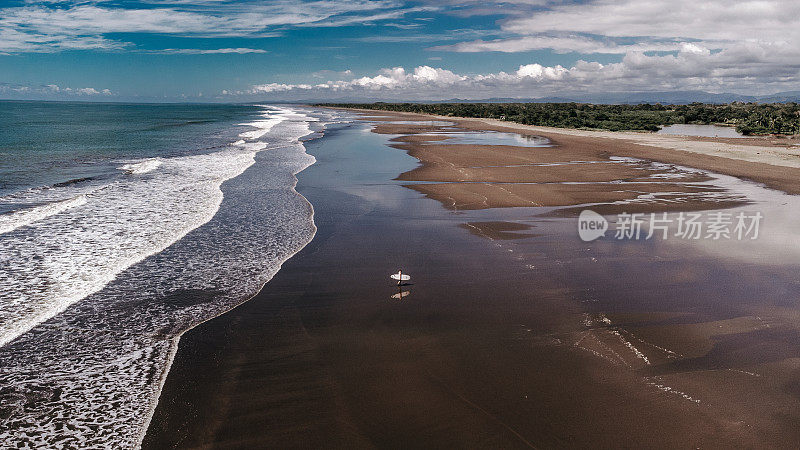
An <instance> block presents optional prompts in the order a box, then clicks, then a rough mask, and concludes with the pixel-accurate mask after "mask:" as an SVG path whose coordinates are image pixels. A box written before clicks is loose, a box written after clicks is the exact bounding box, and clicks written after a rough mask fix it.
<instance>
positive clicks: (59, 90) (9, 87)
mask: <svg viewBox="0 0 800 450" xmlns="http://www.w3.org/2000/svg"><path fill="white" fill-rule="evenodd" d="M0 94H3V95H4V96H6V97H11V98H14V97H16V96H19V95H22V96H25V97H32V96H33V97H42V98H52V97H53V96H55V97H64V98H70V97H104V96H112V95H114V93H113V92H111V90H110V89H96V88H93V87H82V88H73V87H61V86H59V85H57V84H45V85H41V86H26V85H20V84H10V83H0Z"/></svg>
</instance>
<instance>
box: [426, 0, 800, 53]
mask: <svg viewBox="0 0 800 450" xmlns="http://www.w3.org/2000/svg"><path fill="white" fill-rule="evenodd" d="M506 12H507V13H508V14H509V16H510V17H511V18H510V19H507V20H506V21H504V22H503V23H502V25H501V30H502V32H503V33H506V34H509V35H510V36H509V37H504V38H502V39H496V40H491V41H484V40H473V41H466V42H461V43H458V44H455V45H450V46H441V47H437V48H436V49H438V50H448V51H456V52H480V51H497V52H525V51H531V50H540V49H552V50H554V51H556V52H573V51H574V52H579V53H618V54H623V53H626V52H629V51H675V50H678V48H677V46H678V45H680V43H682V42H698V43H699V45H701V46H703V47H706V48H712V49H723V48H728V47H731V46H733V45H736V44H742V43H745V42H761V43H768V44H778V43H791V44H793V45H798V44H800V3H798V2H796V1H794V0H745V1H737V2H730V1H726V0H706V1H703V2H697V1H695V0H673V1H669V2H664V1H661V0H596V1H592V2H588V3H555V4H551V5H547V6H546V7H537V8H533V9H530V8H524V7H519V5H516V7H510V8H508V9H507V10H506Z"/></svg>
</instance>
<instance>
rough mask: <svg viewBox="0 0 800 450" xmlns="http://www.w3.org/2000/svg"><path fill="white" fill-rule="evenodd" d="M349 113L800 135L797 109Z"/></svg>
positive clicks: (694, 106)
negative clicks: (726, 128) (692, 126)
mask: <svg viewBox="0 0 800 450" xmlns="http://www.w3.org/2000/svg"><path fill="white" fill-rule="evenodd" d="M324 106H337V107H347V108H364V109H375V110H382V111H404V112H415V113H427V114H437V115H441V116H453V117H485V118H492V119H500V120H508V121H511V122H518V123H523V124H526V125H539V126H548V127H561V128H585V129H601V130H611V131H621V130H641V131H656V130H658V129H659V128H660V127H661V126H664V125H672V124H676V123H689V124H703V125H709V124H719V125H728V126H735V127H736V130H737V131H739V132H740V133H742V134H745V135H763V134H800V104H797V103H766V104H760V103H739V102H736V103H730V104H727V105H713V104H703V103H691V104H689V105H661V104H655V105H650V104H642V105H592V104H586V103H432V104H424V103H370V104H359V103H340V104H324Z"/></svg>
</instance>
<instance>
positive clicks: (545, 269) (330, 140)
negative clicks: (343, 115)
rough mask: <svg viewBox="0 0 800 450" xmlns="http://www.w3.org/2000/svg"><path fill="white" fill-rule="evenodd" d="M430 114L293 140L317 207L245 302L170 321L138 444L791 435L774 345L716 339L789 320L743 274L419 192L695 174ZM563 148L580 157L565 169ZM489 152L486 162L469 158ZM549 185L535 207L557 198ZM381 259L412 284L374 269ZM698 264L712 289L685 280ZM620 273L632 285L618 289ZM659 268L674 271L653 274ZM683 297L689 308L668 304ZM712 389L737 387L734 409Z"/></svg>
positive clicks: (489, 443) (688, 252) (494, 204)
mask: <svg viewBox="0 0 800 450" xmlns="http://www.w3.org/2000/svg"><path fill="white" fill-rule="evenodd" d="M381 115H382V116H386V114H381ZM393 117H395V119H394V120H397V119H396V117H397V116H396V115H394V116H393ZM404 117H405V116H404ZM387 120H388V121H391V119H387ZM404 127H405V128H404ZM431 128H432V127H431V126H428V127H426V126H424V125H423V126H417V125H413V124H405V125H398V124H383V125H382V124H381V123H380V120H378V121H376V123H375V124H366V123H361V124H359V123H356V124H354V125H352V126H351V125H343V126H342V127H340V128H337V129H336V130H331V132H330V133H329V134H327V135H326V137H325V138H324V139H320V140H317V141H315V142H313V143H311V144H310V145H309V146H308V148H307V152H308V153H309V154H311V155H313V156H314V157H315V158H316V159H317V160H318V162H317V164H315V165H313V166H311V167H310V168H308V169H307V171H305V172H303V173H301V174H300V175H299V177H298V183H297V191H298V192H299V193H300V194H301V195H302V196H303V197H305V198H306V199H307V201H309V202H310V203H312V204H313V205H314V210H315V211H317V213H316V214H315V222H316V226H317V228H318V232H317V234H316V235H315V237H314V239H313V240H312V241H311V242H310V243H309V244H308V245H307V246H306V247H305V248H303V249H302V250H301V251H300V252H298V253H297V254H296V255H294V256H293V257H292V258H290V259H289V260H287V261H286V262H285V263H284V265H283V266H282V268H281V270H280V271H279V272H278V273H277V274H276V275H275V277H274V278H273V279H272V280H271V281H270V282H269V283H268V284H267V285H266V286H265V287H264V288H263V289H262V290H261V292H260V293H259V294H258V295H257V296H256V297H255V298H253V299H252V300H250V301H248V302H245V303H243V304H242V305H240V306H239V307H237V308H235V309H233V310H231V311H229V312H228V313H226V314H223V315H221V316H219V317H217V318H215V320H212V321H208V322H206V323H204V324H202V325H201V326H198V327H195V328H193V329H192V330H190V331H188V332H186V333H185V335H184V337H183V338H182V339H181V342H180V346H179V349H178V353H177V355H176V359H175V362H174V364H173V370H172V371H171V372H170V374H169V376H168V378H167V382H166V383H165V386H164V389H163V391H162V395H161V399H160V402H159V404H158V406H157V411H156V413H155V415H154V420H153V422H152V424H151V427H150V429H149V430H148V434H147V435H146V437H145V440H144V443H143V444H144V445H143V447H144V448H164V447H200V446H204V447H207V446H220V447H226V446H227V447H231V446H238V447H287V446H291V447H313V446H326V447H349V448H366V447H376V446H377V447H387V446H395V447H397V446H404V447H419V446H428V447H431V446H451V447H452V446H467V445H470V444H471V445H476V443H480V445H483V446H486V447H494V448H497V447H520V448H525V447H529V446H530V445H536V446H545V447H552V446H567V445H569V446H589V445H595V446H598V445H599V446H613V445H615V444H617V445H618V443H619V436H622V435H625V436H626V437H627V439H628V442H629V443H631V445H635V446H652V445H655V444H658V445H667V446H674V447H680V446H688V445H694V446H709V445H722V446H725V445H735V444H738V445H750V446H755V445H756V444H757V443H761V444H762V445H764V443H765V442H766V443H770V442H771V443H778V442H783V443H786V442H800V436H798V434H797V430H796V429H793V428H792V427H791V423H792V420H794V417H795V416H794V415H790V416H786V417H773V416H772V415H770V414H769V411H774V410H784V411H788V410H791V409H790V408H793V407H794V406H793V405H795V403H796V402H794V400H793V399H792V398H786V396H785V395H783V396H781V395H780V394H781V393H780V390H778V392H775V391H774V390H771V389H772V388H771V386H772V385H773V383H770V385H766V386H765V385H764V384H759V383H758V381H759V380H761V379H762V378H761V377H762V376H763V377H770V378H763V379H765V380H766V379H769V380H773V379H776V380H778V381H781V382H784V381H790V380H791V376H792V375H791V374H792V373H793V372H792V369H791V368H792V367H793V366H792V365H791V355H792V354H793V353H792V352H793V347H791V346H789V348H786V349H783V353H782V355H785V356H786V357H787V358H788V359H787V360H786V361H788V362H787V363H785V364H788V366H787V367H783V366H778V367H777V368H776V367H773V366H770V365H767V366H754V365H753V362H752V361H750V359H749V358H748V357H747V355H745V356H744V357H742V356H737V355H738V354H737V353H736V352H733V353H732V354H731V355H729V356H727V353H722V354H720V352H725V351H726V350H725V349H726V345H728V346H730V345H734V344H735V343H736V342H739V341H736V340H735V339H740V340H741V339H746V340H745V341H744V342H745V343H748V342H750V341H753V342H752V344H748V345H751V346H753V347H752V348H754V349H755V351H758V349H759V348H760V347H758V345H762V344H763V343H764V342H762V341H761V340H759V339H758V336H759V335H758V334H756V335H753V336H752V337H751V336H750V335H749V334H748V333H775V332H779V331H780V332H781V333H789V332H790V330H791V328H790V329H789V330H786V326H787V325H786V324H784V323H779V322H778V321H777V319H776V317H777V313H776V312H767V311H760V310H759V309H758V308H756V309H752V310H751V309H747V310H745V309H744V307H743V306H742V302H743V301H744V300H742V299H748V298H750V297H748V296H749V295H750V291H749V290H747V289H744V290H743V291H742V292H739V291H737V290H736V289H738V285H737V284H736V283H732V284H726V280H738V279H741V278H742V276H743V272H744V273H748V274H749V272H748V270H752V269H748V268H746V267H745V268H741V267H737V266H736V265H735V264H730V263H728V262H727V261H722V260H719V259H715V258H714V257H710V256H708V255H706V254H704V253H702V252H698V249H683V248H672V247H669V246H666V247H663V248H660V249H652V248H649V247H648V246H644V247H642V246H640V245H637V244H635V243H632V244H631V245H624V247H616V246H617V245H623V244H616V243H614V242H608V243H603V242H601V243H599V244H597V245H596V246H595V245H592V246H591V247H592V248H588V249H587V246H589V244H586V243H582V242H580V241H578V240H577V239H576V238H575V237H574V236H573V235H572V233H571V231H572V224H573V223H572V222H570V220H571V219H565V218H557V217H556V218H547V217H546V216H543V215H541V214H539V215H538V216H537V215H535V214H533V213H534V212H536V211H539V212H541V211H542V210H541V209H538V208H530V206H531V205H530V204H524V203H522V204H520V205H514V204H508V199H509V198H511V197H509V196H507V195H506V194H503V195H497V196H494V197H492V198H490V197H489V196H486V203H485V204H483V205H473V206H474V207H471V208H470V207H467V208H448V207H447V204H446V203H445V202H443V201H442V199H443V197H440V198H437V196H436V195H432V193H431V192H423V191H422V190H423V189H425V186H434V185H437V184H438V185H442V184H444V185H450V186H452V187H451V188H450V189H454V188H455V187H458V188H459V189H460V187H459V186H464V185H467V184H470V185H487V186H491V185H493V184H502V185H503V186H504V187H506V188H507V187H508V185H513V184H519V185H526V183H527V181H526V179H525V178H519V177H521V176H522V174H520V173H519V172H518V170H517V169H516V168H514V166H515V165H517V164H518V163H519V161H517V160H520V159H524V160H525V161H527V162H526V163H525V164H531V165H537V164H539V165H537V166H536V167H537V170H535V171H530V172H531V173H529V174H528V175H526V176H527V177H534V178H535V177H540V176H548V177H549V176H561V175H564V174H569V175H570V176H571V177H578V178H580V179H583V180H584V181H583V182H586V183H588V184H587V185H588V186H590V187H591V189H590V190H589V191H587V192H591V193H593V195H594V196H595V197H593V198H590V200H598V198H596V197H597V196H607V195H611V193H614V192H615V189H616V190H618V191H620V192H623V194H624V196H625V197H626V198H627V199H628V200H630V196H629V195H628V194H627V193H625V189H622V190H620V189H619V188H615V189H609V190H607V191H603V190H597V189H595V188H596V186H597V185H598V184H604V183H609V181H608V180H612V181H614V180H618V179H620V178H618V177H621V179H622V180H623V185H625V183H633V182H634V181H636V180H637V179H639V178H642V177H652V176H653V175H655V176H659V175H664V174H665V173H670V174H676V175H681V176H684V177H685V178H684V179H685V180H690V182H689V183H688V184H699V185H701V186H703V187H702V188H698V189H699V191H698V192H697V194H702V193H704V192H707V191H711V192H714V189H716V187H715V185H714V184H713V183H714V182H713V179H711V180H706V179H705V178H703V177H700V176H699V175H697V174H693V173H691V172H683V171H681V170H677V171H676V170H673V169H669V168H664V167H656V166H652V165H648V164H646V163H640V162H636V163H631V162H616V161H613V160H612V161H611V162H610V163H608V164H607V165H608V168H606V169H603V170H595V169H594V168H595V167H599V166H600V165H602V164H606V163H605V162H603V161H606V162H608V160H609V157H608V155H604V154H603V152H605V151H606V150H607V149H606V150H604V148H603V145H594V146H588V148H586V146H584V147H582V146H580V145H577V143H576V142H570V144H571V145H570V146H567V145H564V144H563V142H558V143H559V144H561V145H560V146H559V147H549V148H548V147H540V148H524V147H518V148H513V149H502V148H498V147H499V146H493V145H476V144H468V145H458V144H437V143H436V139H435V138H431V137H430V135H431V134H434V135H435V133H431V131H432V130H431ZM364 130H369V133H364V132H363V131H364ZM433 131H436V130H433ZM410 137H413V138H410ZM391 147H394V148H395V149H396V150H394V149H392V148H391ZM397 150H400V151H397ZM437 152H438V154H439V156H441V157H442V159H441V160H436V155H437ZM445 154H446V156H447V157H446V158H445V157H444V155H445ZM565 155H566V156H568V157H567V158H566V160H567V162H569V161H570V160H571V158H572V157H580V158H579V159H580V163H581V164H583V163H586V161H587V160H586V158H588V157H593V158H594V159H593V160H592V161H593V162H591V163H587V166H586V167H588V168H589V170H586V167H584V168H582V169H581V170H577V171H575V170H573V169H572V167H573V166H575V164H572V163H569V164H564V163H563V161H564V160H565V158H564V156H565ZM501 156H502V158H504V159H502V160H501V161H500V162H501V164H497V165H495V166H496V167H489V166H491V164H484V165H483V166H482V165H481V164H479V163H476V161H488V162H491V161H495V160H497V159H498V158H500V157H501ZM415 158H419V159H415ZM419 161H422V163H420V162H419ZM559 161H561V162H559ZM573 162H574V161H573ZM509 163H511V164H509ZM579 165H580V164H579ZM548 167H550V168H548ZM564 167H566V169H564ZM559 171H561V172H559ZM640 172H641V174H640ZM637 174H638V175H637ZM461 178H467V179H469V178H477V179H478V181H477V182H471V181H466V182H465V181H464V180H461ZM488 179H491V180H494V181H486V180H488ZM497 180H505V181H503V182H502V183H500V182H499V181H497ZM655 180H659V178H655ZM695 181H697V183H695ZM656 182H657V183H661V184H660V186H670V187H673V185H675V183H674V182H673V181H671V180H670V178H664V179H663V180H660V181H656ZM533 184H535V185H545V186H555V185H557V184H558V183H555V184H554V183H533ZM613 185H614V186H620V185H619V184H616V183H613ZM637 189H638V186H637ZM692 189H694V188H692ZM692 189H689V190H687V192H683V193H680V195H688V194H694V193H695V192H694V191H693V190H692ZM660 190H661V189H657V190H656V191H660ZM457 191H458V189H456V191H450V192H446V196H450V197H453V196H454V195H455V196H456V197H457V195H456V194H458V192H457ZM634 191H635V189H634ZM553 192H556V193H558V192H557V191H547V192H545V194H546V198H550V199H552V201H553V202H554V204H558V205H561V206H564V205H567V206H568V205H570V204H571V203H564V201H565V200H567V201H569V200H570V199H569V198H566V197H563V196H559V195H554V194H553ZM511 194H513V195H512V197H519V198H522V199H524V198H525V197H524V195H540V196H541V195H542V192H541V191H539V192H533V193H530V192H528V193H527V194H525V193H524V192H516V193H513V192H512V193H511ZM614 195H617V194H614ZM620 195H622V194H620ZM548 196H549V197H548ZM431 200H435V201H431ZM578 200H581V199H578ZM584 200H585V199H584ZM504 202H505V203H504ZM512 203H513V202H512ZM539 203H542V202H539ZM667 203H668V202H667ZM667 203H664V202H655V203H653V204H648V205H645V207H646V210H648V211H656V210H658V211H660V210H664V208H665V205H666V204H667ZM579 204H580V203H575V205H579ZM687 205H688V204H687V203H684V204H683V205H682V206H681V208H685V207H687ZM736 205H738V203H735V202H733V203H732V204H731V205H729V207H735V206H736ZM443 206H444V207H443ZM507 206H525V207H511V208H509V207H507ZM695 206H696V207H697V208H698V209H715V208H719V207H720V206H721V205H720V204H715V205H711V204H704V203H703V201H702V199H700V200H697V201H696V204H695ZM565 225H569V227H565ZM566 228H569V230H566ZM565 230H566V231H565ZM565 233H566V234H565ZM654 244H655V243H654ZM589 250H591V252H588V253H587V251H589ZM653 251H656V255H657V257H655V258H654V257H653V253H652V252H653ZM621 255H624V258H620V256H621ZM590 256H591V258H590ZM687 258H689V259H687ZM598 264H601V265H598ZM398 266H399V267H402V269H403V272H404V273H410V274H412V276H413V279H412V280H413V281H414V285H412V286H408V287H406V288H400V289H398V288H397V287H396V286H394V285H393V284H391V283H390V282H389V281H388V280H387V278H386V277H387V274H388V273H393V272H394V271H396V270H397V268H398ZM707 267H714V270H715V272H714V276H715V277H717V278H718V279H719V281H720V286H722V287H727V286H733V291H731V290H730V288H729V289H727V290H726V289H722V292H719V293H713V292H709V291H708V290H707V289H703V288H701V286H706V284H705V280H703V279H698V280H696V281H693V278H692V276H690V275H691V274H699V273H702V272H703V271H705V270H707V269H706V268H707ZM598 269H602V270H600V271H599V272H598ZM685 272H687V273H688V274H690V275H687V274H686V273H685ZM629 273H630V274H632V275H630V276H633V277H634V278H635V279H637V280H638V281H637V283H636V284H635V285H636V289H633V290H631V289H620V286H618V285H619V283H620V282H621V280H624V279H625V277H627V276H629V275H628V274H629ZM644 274H651V276H649V277H644V276H643V275H644ZM676 276H679V277H683V279H685V281H684V283H683V284H678V285H675V286H674V287H673V288H671V289H669V290H663V286H669V285H670V284H669V283H673V281H672V280H673V278H674V277H676ZM749 276H754V275H749ZM687 277H688V278H687ZM761 279H763V280H766V282H767V284H765V285H762V286H761V287H762V288H769V289H771V291H770V292H772V291H776V292H779V291H780V285H776V286H774V287H772V282H771V281H769V280H770V278H768V277H762V278H761ZM775 283H777V282H775ZM706 288H707V286H706ZM404 289H405V290H404ZM629 291H630V292H629ZM687 295H691V298H692V299H694V300H695V301H697V302H698V303H697V304H693V305H692V307H691V308H689V307H687V306H686V301H687ZM728 295H731V298H727V297H726V296H728ZM763 295H767V296H769V295H771V294H768V293H765V294H763ZM759 307H762V306H759ZM762 308H763V307H762ZM761 317H767V318H768V319H766V320H763V319H761ZM731 318H735V319H732V320H729V319H731ZM770 325H773V327H772V328H770ZM778 325H780V326H778ZM773 330H774V331H773ZM767 336H770V335H767ZM787 336H788V335H787ZM729 339H734V341H730V340H729ZM716 342H721V343H723V344H724V345H722V346H721V347H718V346H717V345H716ZM731 342H733V343H731ZM766 342H767V343H769V342H772V341H770V340H769V339H767V340H766ZM740 345H742V344H740ZM745 348H750V347H745ZM715 352H716V353H715ZM678 355H680V356H678ZM684 355H687V356H684ZM709 355H713V357H711V358H710V359H709V360H706V359H704V358H706V357H707V356H709ZM723 356H726V358H722V357H723ZM721 358H722V359H721ZM720 365H721V367H722V368H721V369H720V368H719V366H720ZM747 374H756V375H757V376H756V375H752V376H751V375H747ZM772 377H776V378H772ZM732 388H735V389H737V390H736V392H741V393H743V394H744V395H742V396H741V398H745V399H758V400H757V401H756V400H752V401H750V400H748V401H745V402H744V403H742V402H740V401H738V400H737V398H738V397H737V396H733V397H731V396H730V395H729V391H728V389H732ZM798 410H800V409H798ZM598 412H601V413H598ZM576 417H577V418H580V419H581V420H580V421H576V420H574V419H575V418H576ZM663 423H670V424H671V427H670V429H669V430H667V429H664V427H663V426H662V424H663ZM698 424H702V426H699V427H698Z"/></svg>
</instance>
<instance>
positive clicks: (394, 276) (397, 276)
mask: <svg viewBox="0 0 800 450" xmlns="http://www.w3.org/2000/svg"><path fill="white" fill-rule="evenodd" d="M389 278H391V279H393V280H397V285H398V286H402V284H403V281H408V280H410V279H411V276H410V275H406V274H404V273H403V269H398V270H397V273H393V274H391V275H389Z"/></svg>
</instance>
